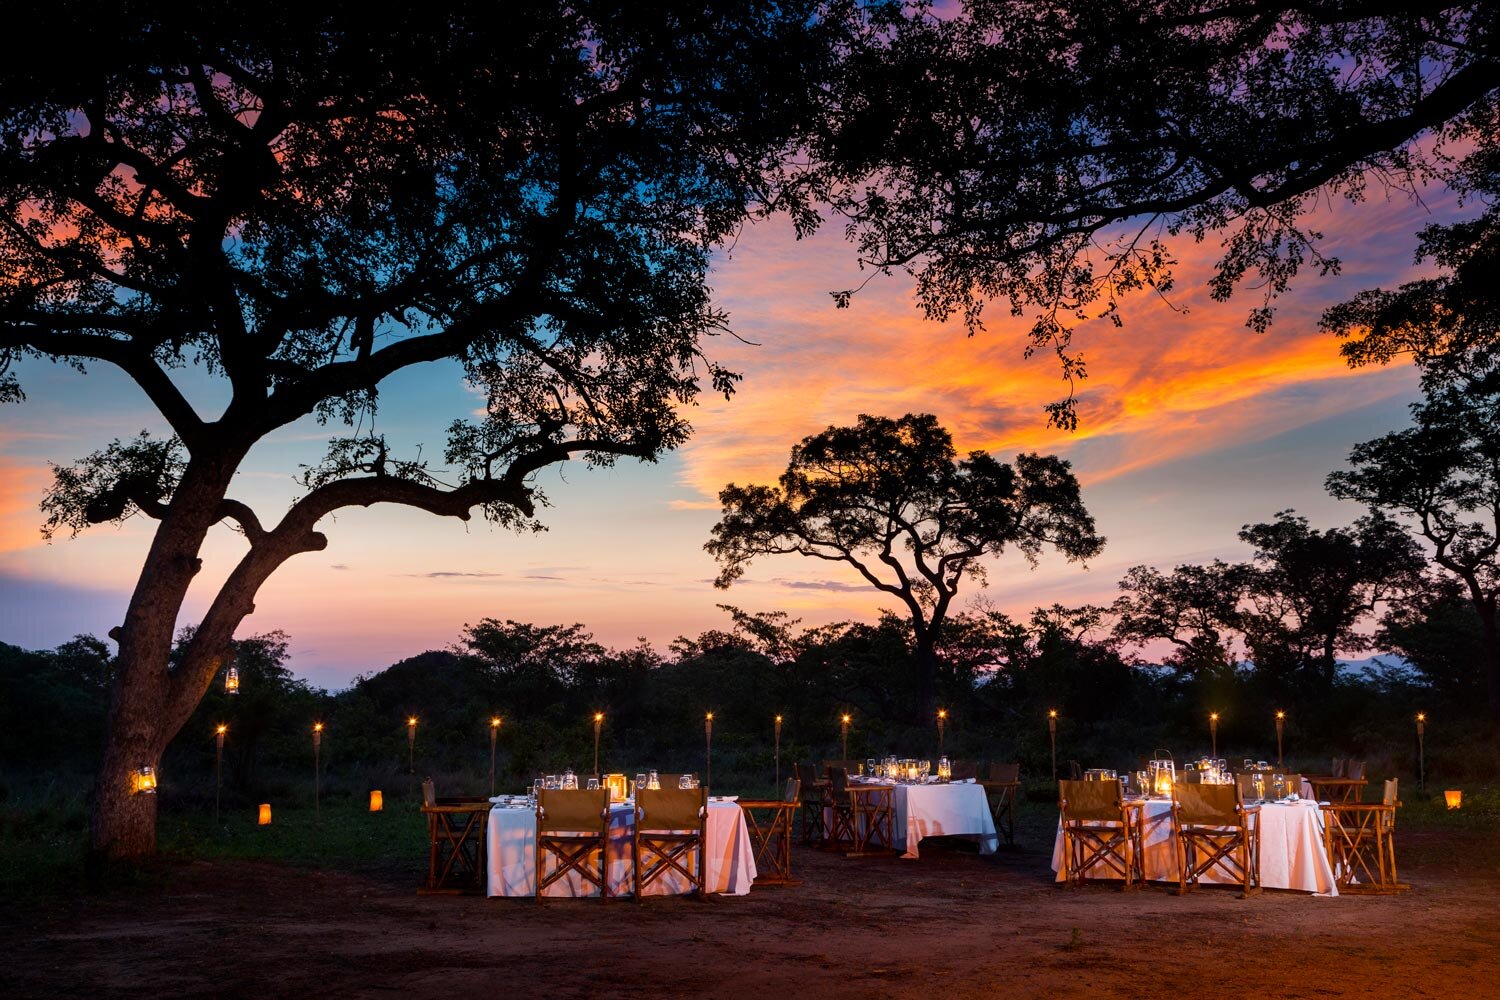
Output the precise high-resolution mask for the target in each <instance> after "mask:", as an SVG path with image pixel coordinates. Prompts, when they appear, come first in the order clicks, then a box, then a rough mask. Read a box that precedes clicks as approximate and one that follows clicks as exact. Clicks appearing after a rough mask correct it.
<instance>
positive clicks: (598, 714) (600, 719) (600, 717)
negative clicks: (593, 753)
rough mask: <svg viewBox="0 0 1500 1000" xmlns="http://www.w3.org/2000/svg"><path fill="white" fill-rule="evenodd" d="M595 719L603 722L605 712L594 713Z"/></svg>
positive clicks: (710, 714) (710, 715) (711, 714)
mask: <svg viewBox="0 0 1500 1000" xmlns="http://www.w3.org/2000/svg"><path fill="white" fill-rule="evenodd" d="M708 717H709V718H710V719H712V718H713V713H709V716H708ZM594 721H595V722H603V721H604V713H603V712H595V713H594Z"/></svg>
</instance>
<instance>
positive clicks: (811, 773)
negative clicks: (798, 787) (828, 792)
mask: <svg viewBox="0 0 1500 1000" xmlns="http://www.w3.org/2000/svg"><path fill="white" fill-rule="evenodd" d="M797 779H798V780H799V781H801V782H802V787H804V788H807V789H809V790H810V789H812V788H815V787H816V786H817V785H818V783H819V781H820V780H821V779H820V778H819V776H818V769H817V768H815V767H813V766H812V765H811V764H798V765H797Z"/></svg>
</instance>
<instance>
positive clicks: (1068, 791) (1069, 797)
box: [1058, 781, 1123, 823]
mask: <svg viewBox="0 0 1500 1000" xmlns="http://www.w3.org/2000/svg"><path fill="white" fill-rule="evenodd" d="M1058 784H1059V785H1061V786H1062V788H1061V791H1062V799H1063V802H1065V803H1066V804H1067V813H1068V820H1069V821H1070V822H1085V823H1097V822H1100V821H1107V822H1114V823H1118V822H1119V821H1120V818H1121V810H1122V808H1123V806H1122V805H1121V803H1122V801H1123V794H1122V793H1121V791H1120V783H1119V782H1118V781H1061V782H1058Z"/></svg>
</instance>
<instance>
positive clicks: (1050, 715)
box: [1047, 708, 1057, 782]
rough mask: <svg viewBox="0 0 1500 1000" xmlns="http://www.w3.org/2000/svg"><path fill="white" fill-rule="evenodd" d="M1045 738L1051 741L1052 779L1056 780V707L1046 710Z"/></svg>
mask: <svg viewBox="0 0 1500 1000" xmlns="http://www.w3.org/2000/svg"><path fill="white" fill-rule="evenodd" d="M1047 738H1048V739H1050V740H1051V741H1052V780H1053V781H1054V782H1055V781H1057V709H1055V708H1049V709H1048V710H1047Z"/></svg>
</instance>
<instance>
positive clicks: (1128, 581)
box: [1110, 559, 1248, 674]
mask: <svg viewBox="0 0 1500 1000" xmlns="http://www.w3.org/2000/svg"><path fill="white" fill-rule="evenodd" d="M1247 576H1248V567H1245V566H1240V565H1230V564H1229V563H1226V562H1224V561H1222V560H1219V559H1215V560H1214V561H1213V562H1212V563H1209V564H1208V565H1206V566H1196V565H1185V566H1178V567H1177V568H1176V569H1174V570H1172V572H1171V573H1163V572H1161V571H1160V570H1157V569H1153V568H1151V567H1149V566H1134V567H1132V568H1131V569H1130V570H1128V571H1127V572H1126V574H1125V578H1124V579H1123V580H1121V581H1120V589H1121V590H1123V591H1125V594H1124V595H1123V596H1121V597H1120V598H1118V599H1117V600H1116V601H1115V603H1114V604H1113V606H1112V607H1111V609H1110V610H1111V611H1113V612H1114V614H1115V616H1116V619H1115V626H1114V634H1115V636H1116V637H1117V638H1119V639H1120V640H1122V641H1124V642H1129V643H1137V644H1141V643H1149V642H1153V641H1165V642H1169V643H1171V644H1172V645H1173V646H1174V647H1175V648H1174V649H1173V651H1172V653H1171V654H1170V655H1169V656H1168V657H1167V658H1166V660H1165V664H1166V665H1167V666H1171V667H1173V668H1175V669H1177V670H1180V671H1182V672H1184V673H1187V674H1198V673H1204V672H1206V673H1218V672H1222V671H1224V670H1228V669H1232V668H1233V667H1234V651H1233V635H1234V634H1235V633H1236V632H1237V630H1238V629H1239V626H1240V601H1241V599H1242V598H1243V596H1244V593H1245V587H1246V583H1247Z"/></svg>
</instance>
